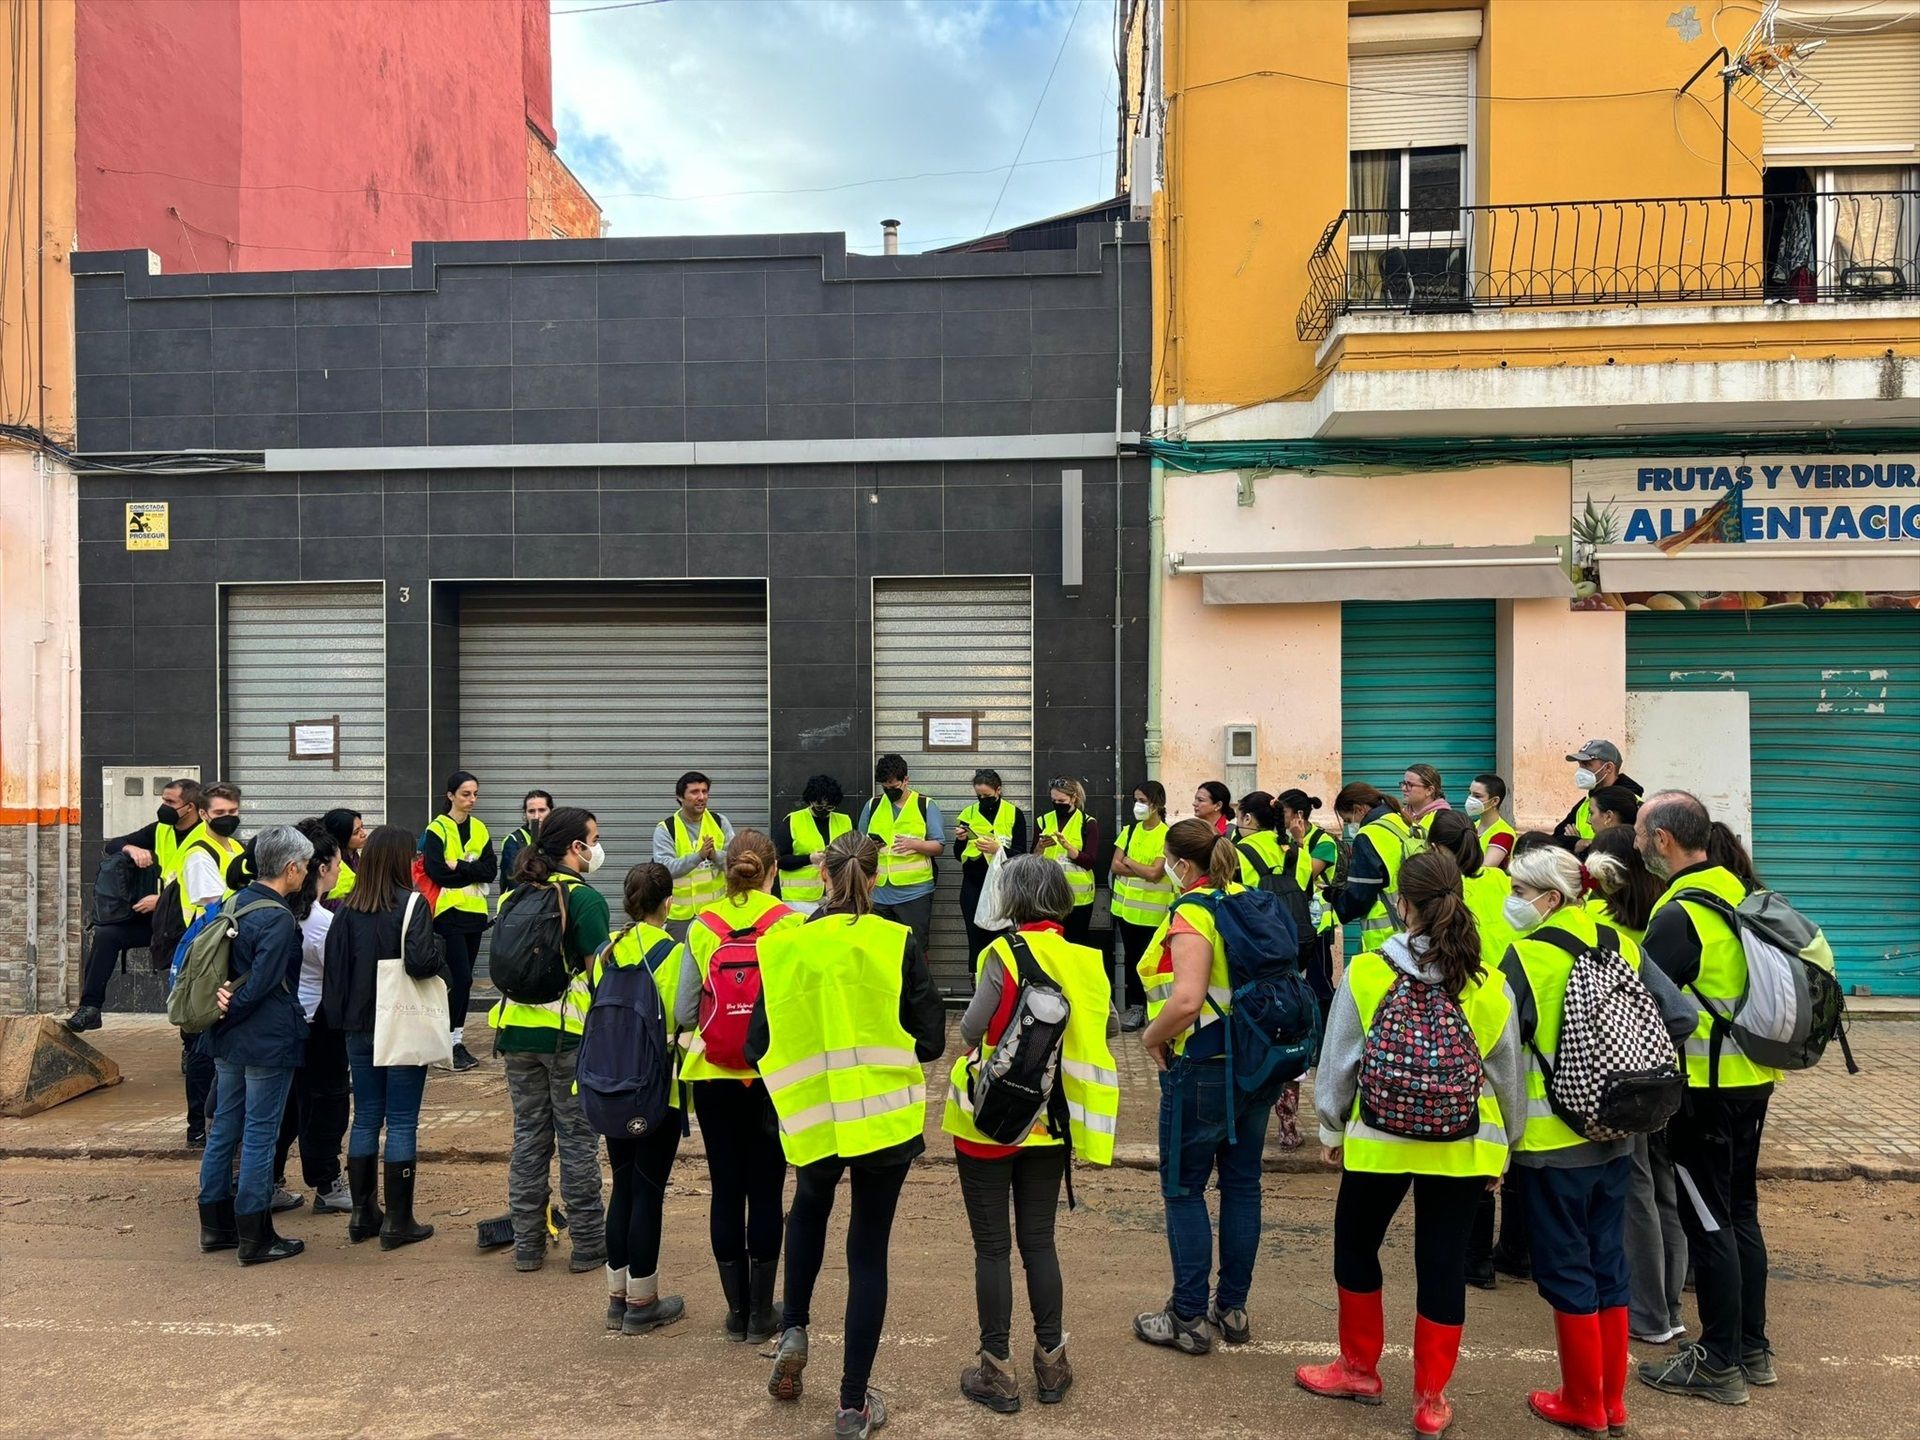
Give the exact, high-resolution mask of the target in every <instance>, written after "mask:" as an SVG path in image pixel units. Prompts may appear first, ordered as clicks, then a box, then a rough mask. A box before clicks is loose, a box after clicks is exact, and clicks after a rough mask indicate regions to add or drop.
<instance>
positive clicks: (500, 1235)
mask: <svg viewBox="0 0 1920 1440" xmlns="http://www.w3.org/2000/svg"><path fill="white" fill-rule="evenodd" d="M566 1228H567V1217H566V1215H565V1214H564V1213H563V1212H562V1211H561V1209H560V1207H559V1206H557V1205H555V1204H553V1203H552V1202H551V1201H549V1202H548V1204H547V1243H548V1244H549V1245H557V1244H559V1243H560V1232H561V1231H562V1230H564V1229H566ZM473 1243H474V1244H475V1245H477V1246H478V1247H479V1248H480V1249H482V1250H500V1249H504V1248H505V1247H506V1246H508V1245H511V1244H513V1216H512V1215H496V1216H494V1217H493V1218H492V1219H491V1220H482V1221H481V1222H480V1223H479V1224H478V1225H476V1226H474V1227H473Z"/></svg>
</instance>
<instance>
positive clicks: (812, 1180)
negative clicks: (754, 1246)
mask: <svg viewBox="0 0 1920 1440" xmlns="http://www.w3.org/2000/svg"><path fill="white" fill-rule="evenodd" d="M846 1170H851V1171H852V1172H853V1179H852V1182H851V1186H850V1188H851V1189H852V1191H853V1214H852V1216H851V1217H849V1219H848V1222H847V1323H846V1330H847V1340H846V1350H845V1356H844V1359H843V1360H842V1362H841V1365H842V1368H841V1371H840V1408H841V1409H843V1410H858V1409H859V1408H861V1407H862V1406H863V1405H865V1404H866V1403H867V1381H868V1380H869V1379H870V1378H871V1377H872V1375H873V1357H874V1355H875V1354H876V1353H877V1352H878V1351H879V1349H880V1328H881V1326H883V1325H885V1324H886V1320H887V1241H888V1239H889V1237H890V1236H891V1235H892V1234H893V1212H894V1209H895V1207H896V1206H898V1205H899V1203H900V1187H901V1186H902V1185H904V1184H906V1182H907V1166H906V1165H905V1164H900V1165H863V1164H861V1163H860V1162H859V1161H857V1160H856V1161H853V1162H851V1163H849V1162H848V1161H845V1160H842V1159H841V1158H840V1157H839V1156H838V1155H829V1156H828V1157H827V1158H826V1159H825V1160H816V1161H814V1162H813V1163H812V1164H811V1165H802V1166H801V1167H800V1168H799V1169H798V1170H796V1171H795V1172H794V1176H795V1180H796V1183H795V1185H794V1189H793V1213H792V1214H790V1215H789V1216H788V1217H787V1293H786V1299H785V1303H784V1305H783V1306H782V1313H781V1317H780V1326H781V1328H782V1329H787V1328H789V1327H791V1326H794V1325H805V1324H808V1323H809V1320H810V1317H811V1314H812V1307H813V1282H814V1281H816V1280H818V1279H819V1278H820V1266H821V1264H822V1263H823V1262H824V1261H825V1260H826V1256H827V1221H828V1220H829V1219H830V1218H832V1215H833V1192H834V1191H835V1190H836V1189H837V1188H838V1187H839V1184H840V1175H841V1172H842V1171H846Z"/></svg>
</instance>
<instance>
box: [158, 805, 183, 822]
mask: <svg viewBox="0 0 1920 1440" xmlns="http://www.w3.org/2000/svg"><path fill="white" fill-rule="evenodd" d="M153 813H154V815H155V817H156V818H158V820H159V821H160V823H161V824H162V825H178V824H179V823H180V812H179V811H178V810H176V809H174V808H173V806H171V805H162V806H161V807H160V808H159V809H158V810H156V811H154V812H153Z"/></svg>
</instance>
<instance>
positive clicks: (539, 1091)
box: [501, 1050, 607, 1255]
mask: <svg viewBox="0 0 1920 1440" xmlns="http://www.w3.org/2000/svg"><path fill="white" fill-rule="evenodd" d="M579 1054H580V1052H579V1051H578V1050H562V1051H560V1053H559V1054H557V1055H556V1054H554V1053H552V1052H551V1051H547V1052H540V1051H524V1050H510V1051H507V1052H506V1053H505V1054H503V1055H502V1057H501V1060H502V1063H503V1064H504V1065H505V1067H506V1071H507V1099H508V1100H509V1101H510V1102H511V1103H512V1105H513V1155H512V1158H511V1159H509V1160H508V1162H507V1208H508V1209H509V1210H511V1211H512V1212H513V1237H514V1241H515V1243H516V1244H519V1245H521V1246H523V1247H527V1248H532V1247H544V1246H545V1244H546V1227H547V1201H548V1200H549V1199H550V1198H551V1195H552V1190H551V1188H550V1187H549V1185H548V1183H547V1174H548V1167H549V1166H550V1165H551V1163H552V1161H553V1157H554V1154H555V1152H556V1151H557V1152H558V1153H559V1156H560V1198H561V1200H562V1201H564V1202H565V1204H566V1207H567V1232H568V1234H569V1235H571V1236H572V1238H573V1250H574V1253H575V1254H576V1255H590V1254H592V1253H593V1252H594V1251H596V1250H598V1249H600V1248H601V1246H602V1245H603V1244H604V1242H605V1239H606V1233H607V1227H606V1214H607V1212H606V1209H605V1207H604V1206H603V1205H602V1204H601V1200H600V1137H599V1136H598V1135H596V1134H594V1133H593V1127H592V1126H591V1125H589V1124H587V1116H586V1112H585V1111H583V1110H582V1109H581V1108H580V1097H579V1096H578V1095H576V1094H574V1093H573V1074H574V1065H575V1063H576V1062H577V1060H578V1058H579Z"/></svg>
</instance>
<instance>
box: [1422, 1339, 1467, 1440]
mask: <svg viewBox="0 0 1920 1440" xmlns="http://www.w3.org/2000/svg"><path fill="white" fill-rule="evenodd" d="M1462 1328H1463V1327H1462V1326H1459V1325H1442V1324H1440V1323H1439V1322H1438V1321H1435V1320H1429V1319H1427V1317H1426V1316H1424V1315H1415V1316H1414V1317H1413V1433H1414V1434H1416V1435H1423V1436H1428V1437H1433V1436H1439V1435H1444V1434H1446V1433H1447V1427H1448V1426H1449V1425H1451V1424H1453V1407H1452V1406H1451V1405H1449V1404H1448V1403H1447V1394H1446V1391H1447V1381H1449V1380H1451V1379H1452V1378H1453V1367H1454V1363H1455V1362H1456V1361H1458V1360H1459V1358H1460V1331H1461V1329H1462Z"/></svg>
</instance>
